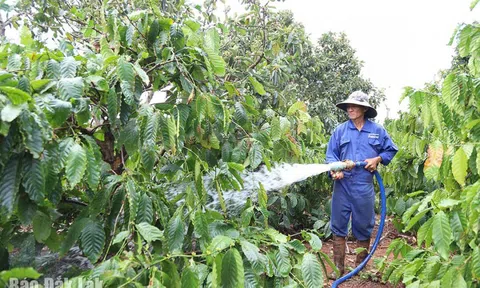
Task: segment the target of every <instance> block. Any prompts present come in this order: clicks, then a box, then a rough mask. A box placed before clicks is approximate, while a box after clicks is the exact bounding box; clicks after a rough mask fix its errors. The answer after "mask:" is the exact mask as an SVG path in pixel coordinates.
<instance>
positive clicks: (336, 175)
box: [330, 171, 344, 180]
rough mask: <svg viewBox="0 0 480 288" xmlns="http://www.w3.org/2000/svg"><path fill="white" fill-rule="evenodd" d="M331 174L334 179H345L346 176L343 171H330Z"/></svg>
mask: <svg viewBox="0 0 480 288" xmlns="http://www.w3.org/2000/svg"><path fill="white" fill-rule="evenodd" d="M330 175H332V179H333V180H340V179H343V176H344V175H343V172H342V171H330Z"/></svg>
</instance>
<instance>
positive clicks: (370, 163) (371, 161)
mask: <svg viewBox="0 0 480 288" xmlns="http://www.w3.org/2000/svg"><path fill="white" fill-rule="evenodd" d="M365 162H367V165H365V169H367V170H368V171H370V172H373V171H375V170H377V165H378V163H380V162H382V157H380V156H377V157H374V158H368V159H365Z"/></svg>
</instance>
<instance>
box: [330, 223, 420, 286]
mask: <svg viewBox="0 0 480 288" xmlns="http://www.w3.org/2000/svg"><path fill="white" fill-rule="evenodd" d="M391 220H392V219H391V218H387V219H386V221H385V226H384V229H383V235H382V238H381V239H382V240H381V242H380V243H379V245H378V247H377V250H376V251H375V254H373V257H372V258H371V259H370V261H368V263H367V266H366V267H365V268H364V269H363V270H362V271H361V272H360V273H359V274H357V276H355V277H353V278H351V279H350V280H348V281H346V282H344V283H342V284H340V285H339V287H340V288H382V287H388V288H393V287H394V286H393V285H392V284H390V283H381V278H382V277H381V275H380V273H378V270H377V269H376V267H375V264H374V262H373V259H375V258H380V257H383V256H385V253H386V251H387V249H388V245H390V242H392V240H393V239H395V238H398V237H402V238H407V241H409V242H410V241H413V240H414V239H409V238H412V237H410V236H406V235H401V234H398V232H397V230H396V229H395V227H394V226H393V224H392V221H391ZM379 222H380V220H379V216H377V221H376V225H375V228H374V231H373V233H372V240H371V244H373V241H374V239H375V237H376V235H377V228H378V223H379ZM347 246H348V249H347V255H346V257H345V266H346V267H347V271H350V270H348V267H350V268H355V249H356V248H357V245H356V243H355V240H352V241H347ZM322 252H324V253H326V254H327V255H329V256H330V259H333V241H332V240H331V239H330V240H328V241H324V242H323V247H322ZM349 252H350V253H349ZM387 259H388V261H389V262H390V261H391V260H393V255H392V254H390V255H388V257H387ZM327 272H328V273H329V274H330V273H331V272H332V269H331V268H330V267H329V266H328V265H327ZM333 282H334V281H333V280H329V281H328V284H326V285H325V287H330V286H331V285H332V284H333ZM397 287H403V286H399V285H397Z"/></svg>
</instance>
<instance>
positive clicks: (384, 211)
mask: <svg viewBox="0 0 480 288" xmlns="http://www.w3.org/2000/svg"><path fill="white" fill-rule="evenodd" d="M356 164H357V166H365V162H361V163H358V162H357V163H356ZM362 164H363V165H362ZM374 174H375V178H377V182H378V186H380V201H381V207H382V209H381V212H380V225H378V231H377V237H376V238H375V241H374V242H373V245H372V249H371V250H370V253H368V255H367V258H365V260H363V262H362V263H360V265H358V266H357V267H356V268H355V269H353V270H352V271H351V272H350V273H348V274H346V275H344V276H342V277H341V278H339V279H337V280H335V282H333V284H332V288H336V287H337V286H338V285H340V284H341V283H343V282H345V281H347V280H348V279H350V278H352V277H353V276H355V275H357V274H358V272H360V271H361V270H362V269H363V268H364V267H365V265H367V262H368V260H370V258H372V256H373V253H375V250H376V249H377V246H378V243H379V242H380V238H381V236H382V232H383V226H384V225H385V217H386V215H387V200H386V196H385V187H383V181H382V177H380V174H379V173H378V171H375V172H374Z"/></svg>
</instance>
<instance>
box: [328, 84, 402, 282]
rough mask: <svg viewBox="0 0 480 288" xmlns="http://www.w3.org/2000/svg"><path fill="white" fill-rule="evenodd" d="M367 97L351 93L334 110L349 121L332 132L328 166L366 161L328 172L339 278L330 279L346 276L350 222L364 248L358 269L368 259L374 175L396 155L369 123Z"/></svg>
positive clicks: (385, 136)
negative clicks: (330, 184)
mask: <svg viewBox="0 0 480 288" xmlns="http://www.w3.org/2000/svg"><path fill="white" fill-rule="evenodd" d="M368 100H369V99H368V95H367V94H365V93H363V92H361V91H355V92H353V93H352V94H351V95H350V96H349V97H348V99H347V100H345V101H343V102H341V103H338V104H337V107H338V108H340V109H342V110H345V111H346V112H347V113H348V118H350V120H348V121H347V122H344V123H342V124H340V125H339V126H338V127H337V128H336V129H335V131H334V132H333V134H332V136H331V138H330V141H329V142H328V148H327V162H328V163H331V162H336V161H344V160H352V161H354V162H355V161H365V162H367V165H366V166H365V167H356V168H353V169H351V170H349V171H339V172H334V171H332V172H331V177H332V179H333V180H334V181H335V182H334V184H333V196H332V215H331V224H330V225H331V226H330V227H331V229H332V233H333V235H334V236H333V258H334V263H335V266H337V268H338V270H339V271H340V273H341V275H335V273H333V274H332V275H330V276H331V278H334V279H335V278H339V277H341V276H342V275H343V273H344V272H345V237H346V236H347V233H348V222H349V220H350V217H351V219H352V231H353V235H354V236H355V238H356V239H357V243H358V246H359V247H362V248H365V250H364V251H363V252H360V253H358V254H357V257H356V261H355V265H356V266H358V265H359V264H360V263H361V262H362V261H363V260H364V259H365V257H367V254H368V249H369V247H370V236H371V234H372V229H373V226H374V224H375V211H374V205H375V191H374V189H373V173H372V172H373V171H375V170H376V169H377V165H378V164H379V163H382V164H383V165H387V164H388V163H390V161H391V160H392V158H393V157H394V156H395V154H396V153H397V151H398V149H397V147H396V146H395V144H393V142H392V140H391V139H390V136H389V135H388V133H387V131H385V129H384V128H383V127H382V126H380V125H379V124H376V123H375V122H372V121H370V120H368V118H374V117H375V116H377V111H376V110H375V109H374V108H373V107H372V106H371V105H370V104H369V103H368Z"/></svg>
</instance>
